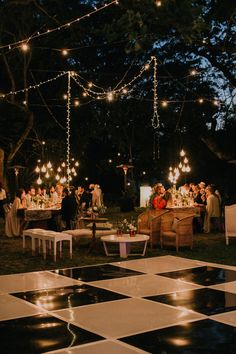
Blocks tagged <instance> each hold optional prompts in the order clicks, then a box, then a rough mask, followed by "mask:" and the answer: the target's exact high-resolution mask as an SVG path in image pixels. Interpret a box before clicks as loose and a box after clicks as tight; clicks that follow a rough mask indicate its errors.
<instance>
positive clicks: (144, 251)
mask: <svg viewBox="0 0 236 354" xmlns="http://www.w3.org/2000/svg"><path fill="white" fill-rule="evenodd" d="M146 248H147V241H145V243H144V247H143V253H142V256H144V255H145V253H146Z"/></svg>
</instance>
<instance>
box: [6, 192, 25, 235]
mask: <svg viewBox="0 0 236 354" xmlns="http://www.w3.org/2000/svg"><path fill="white" fill-rule="evenodd" d="M23 208H26V195H25V190H24V189H22V188H20V189H19V190H18V191H17V193H16V197H15V199H14V202H13V204H12V207H11V209H10V211H9V212H8V213H7V214H6V222H5V234H6V236H8V237H14V236H21V232H22V226H23V220H22V218H21V217H19V216H18V215H17V211H18V209H23Z"/></svg>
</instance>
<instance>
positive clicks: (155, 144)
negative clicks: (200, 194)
mask: <svg viewBox="0 0 236 354" xmlns="http://www.w3.org/2000/svg"><path fill="white" fill-rule="evenodd" d="M104 5H105V3H104V2H103V1H95V0H94V1H93V0H81V1H72V0H71V1H65V0H60V1H59V0H50V1H45V0H22V1H17V0H8V1H5V0H2V1H0V15H1V24H0V34H1V36H0V38H1V42H0V60H1V66H0V75H1V81H0V93H1V101H0V128H1V129H0V147H1V148H2V149H3V150H4V152H5V167H6V168H9V167H11V166H14V165H23V166H25V167H26V168H25V169H24V181H23V182H24V183H30V181H32V179H33V178H35V176H34V175H33V169H34V167H35V164H36V161H37V159H39V158H45V159H46V158H48V159H54V160H58V162H59V160H64V159H65V157H66V148H67V147H66V118H67V115H68V107H67V99H64V98H63V95H66V94H67V93H68V92H67V91H68V74H67V72H68V71H70V72H75V73H76V75H78V76H76V80H74V79H73V77H72V79H71V97H70V98H71V107H70V121H71V123H70V124H71V130H70V132H71V136H70V142H71V155H73V156H75V157H76V158H78V159H79V161H80V172H79V176H78V177H77V180H75V182H74V183H75V184H78V183H81V182H82V181H83V180H84V178H85V177H86V176H88V177H89V178H91V179H96V180H97V181H98V182H99V183H101V184H103V183H104V184H106V187H107V188H108V190H109V189H110V190H111V191H112V189H113V188H114V185H113V184H114V183H112V182H113V181H116V184H117V185H118V186H121V185H122V176H120V171H118V170H117V169H116V165H119V164H120V163H124V162H127V163H128V162H129V163H131V164H133V165H134V167H135V168H134V169H133V178H135V180H136V182H137V183H142V182H145V181H146V180H147V181H148V182H149V183H153V182H154V181H155V180H163V181H166V177H167V171H168V167H169V166H170V165H174V164H175V163H176V162H177V160H178V152H179V150H180V149H181V148H185V149H186V150H187V151H188V154H189V156H190V159H191V161H192V172H191V177H190V178H191V179H193V180H199V179H200V178H201V179H203V178H205V179H206V180H208V181H215V182H217V183H221V184H225V183H226V181H227V178H228V175H230V174H231V172H232V168H233V167H232V164H229V163H228V162H229V161H234V160H235V156H236V151H235V144H234V133H235V129H236V124H235V92H236V91H235V83H236V77H235V32H236V24H235V1H233V0H225V1H224V2H222V1H219V0H191V1H190V0H163V1H155V0H120V1H117V3H115V1H109V2H108V3H107V5H109V6H104ZM88 15H89V16H88ZM23 45H25V46H26V47H25V48H24V47H23ZM24 49H25V51H24ZM63 50H64V52H63ZM152 56H154V57H155V58H156V59H157V82H156V84H157V98H158V101H157V111H158V114H159V119H160V127H159V128H154V127H153V126H152V117H153V104H154V82H153V81H154V67H153V62H151V63H150V67H149V68H147V70H143V71H142V68H143V67H144V66H145V65H146V64H147V63H148V62H149V61H150V58H151V57H152ZM140 70H141V71H142V75H139V73H140ZM134 78H136V79H135V80H133V79H134ZM44 82H45V83H44ZM128 82H131V84H130V85H128V86H125V85H126V83H128ZM43 83H44V84H43ZM89 85H93V86H91V87H90V86H89ZM89 87H90V89H89ZM122 87H125V89H127V92H125V91H126V90H125V91H124V90H121V91H119V93H118V94H114V97H112V98H114V99H113V100H112V101H110V102H109V101H108V100H106V99H100V97H99V95H98V94H94V92H96V90H98V91H99V90H100V91H99V92H111V93H112V92H113V91H115V90H116V89H117V88H122ZM98 91H97V92H98ZM10 92H12V94H9V93H10ZM105 96H106V95H105V94H104V96H103V97H105ZM76 102H77V103H76ZM78 102H79V105H77V104H78ZM43 141H45V142H46V145H45V146H43V145H42V142H43ZM111 160H112V163H110V162H109V161H111ZM222 166H223V167H225V171H226V172H225V174H224V176H222V174H221V175H219V173H218V171H219V169H222ZM6 171H10V170H7V169H6ZM143 171H145V172H146V173H145V175H144V174H143ZM8 173H9V172H8ZM234 173H235V171H234ZM111 176H112V178H114V179H112V178H111Z"/></svg>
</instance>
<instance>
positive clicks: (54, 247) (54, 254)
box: [53, 240, 57, 262]
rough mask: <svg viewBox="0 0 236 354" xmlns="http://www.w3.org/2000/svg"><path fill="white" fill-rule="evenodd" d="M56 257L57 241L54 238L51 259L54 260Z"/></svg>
mask: <svg viewBox="0 0 236 354" xmlns="http://www.w3.org/2000/svg"><path fill="white" fill-rule="evenodd" d="M56 258H57V243H56V240H54V241H53V259H54V262H56Z"/></svg>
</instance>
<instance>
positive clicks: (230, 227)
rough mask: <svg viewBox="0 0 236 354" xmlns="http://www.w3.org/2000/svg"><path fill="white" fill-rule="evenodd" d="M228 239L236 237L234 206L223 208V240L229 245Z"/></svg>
mask: <svg viewBox="0 0 236 354" xmlns="http://www.w3.org/2000/svg"><path fill="white" fill-rule="evenodd" d="M229 237H236V204H233V205H226V206H225V239H226V245H228V244H229Z"/></svg>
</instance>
